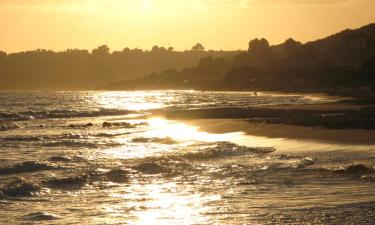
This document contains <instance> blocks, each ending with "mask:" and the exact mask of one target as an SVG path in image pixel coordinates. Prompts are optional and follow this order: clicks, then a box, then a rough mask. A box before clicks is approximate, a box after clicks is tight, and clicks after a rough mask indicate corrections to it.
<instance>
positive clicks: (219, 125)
mask: <svg viewBox="0 0 375 225" xmlns="http://www.w3.org/2000/svg"><path fill="white" fill-rule="evenodd" d="M183 122H184V123H186V124H189V125H192V126H196V127H199V129H200V130H202V131H206V132H210V133H230V132H240V131H242V132H244V133H246V134H248V135H253V136H263V137H270V138H288V139H304V140H319V141H324V142H333V143H342V144H358V145H371V144H375V130H365V129H326V128H320V127H303V126H292V125H284V124H267V123H252V122H248V121H246V120H243V119H192V120H184V121H183Z"/></svg>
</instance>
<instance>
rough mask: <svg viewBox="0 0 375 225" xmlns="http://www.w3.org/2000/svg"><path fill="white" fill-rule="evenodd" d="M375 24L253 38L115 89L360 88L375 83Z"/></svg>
mask: <svg viewBox="0 0 375 225" xmlns="http://www.w3.org/2000/svg"><path fill="white" fill-rule="evenodd" d="M374 66H375V24H369V25H367V26H364V27H361V28H359V29H355V30H345V31H342V32H339V33H337V34H334V35H331V36H329V37H326V38H323V39H320V40H316V41H312V42H308V43H305V44H301V43H300V42H297V41H295V40H293V39H288V40H286V41H285V42H284V43H282V44H279V45H274V46H270V45H269V44H268V41H267V40H266V39H255V40H252V41H250V42H249V50H248V51H247V52H241V53H239V54H237V55H235V56H234V57H233V58H229V59H228V58H223V57H211V56H209V57H204V58H202V59H201V60H200V61H199V63H198V65H196V66H193V67H188V68H185V69H182V70H178V68H176V69H174V70H166V71H164V72H161V73H152V74H151V75H149V76H146V77H143V78H137V79H133V80H127V81H118V82H112V83H109V84H108V85H105V86H102V87H101V88H102V89H109V90H129V89H130V90H137V89H207V90H283V91H326V90H337V89H360V88H361V87H362V88H369V87H371V88H372V90H373V89H374V83H375V72H374V71H375V70H374Z"/></svg>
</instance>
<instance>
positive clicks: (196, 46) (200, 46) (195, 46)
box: [191, 43, 205, 51]
mask: <svg viewBox="0 0 375 225" xmlns="http://www.w3.org/2000/svg"><path fill="white" fill-rule="evenodd" d="M191 50H193V51H204V50H205V47H204V46H203V45H202V44H201V43H197V44H195V45H194V46H193V47H192V48H191Z"/></svg>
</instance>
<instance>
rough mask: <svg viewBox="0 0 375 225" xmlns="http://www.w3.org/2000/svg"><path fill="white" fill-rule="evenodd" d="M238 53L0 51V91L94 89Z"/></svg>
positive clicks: (160, 49)
mask: <svg viewBox="0 0 375 225" xmlns="http://www.w3.org/2000/svg"><path fill="white" fill-rule="evenodd" d="M238 53H239V51H205V49H204V47H203V45H201V44H196V45H194V46H193V47H192V49H191V50H189V51H183V52H180V51H174V50H173V48H171V47H170V48H164V47H159V46H154V47H153V48H152V50H150V51H144V50H141V49H129V48H125V49H123V50H122V51H114V52H110V49H109V47H108V46H106V45H103V46H99V47H98V48H96V49H94V50H92V51H91V52H89V51H88V50H80V49H68V50H66V51H61V52H55V51H51V50H44V49H39V50H35V51H26V52H18V53H12V54H7V53H6V52H3V51H0V80H1V82H0V89H2V90H12V89H62V90H63V89H68V90H71V89H81V90H82V89H95V88H97V87H98V86H101V85H103V84H105V83H109V82H113V81H118V80H127V79H134V78H138V77H143V76H146V75H148V74H150V73H152V72H158V71H164V70H167V69H170V68H176V69H182V68H185V67H191V66H193V65H196V64H197V63H198V61H199V60H200V58H202V57H207V56H213V57H224V58H227V57H229V58H230V57H233V56H234V55H236V54H238Z"/></svg>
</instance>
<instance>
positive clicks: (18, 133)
mask: <svg viewBox="0 0 375 225" xmlns="http://www.w3.org/2000/svg"><path fill="white" fill-rule="evenodd" d="M334 101H336V99H335V98H334V97H327V96H316V95H308V94H280V93H268V92H258V93H254V92H209V91H206V92H201V91H177V90H171V91H134V92H101V91H90V92H80V91H39V92H38V91H33V92H31V91H30V92H26V91H12V92H0V224H374V223H375V195H374V191H375V182H374V181H375V171H374V169H373V167H374V166H375V146H374V145H371V144H358V143H357V144H348V143H346V142H339V141H336V142H329V141H322V140H312V139H311V140H310V139H293V138H280V137H277V138H275V137H266V136H253V135H249V134H246V133H245V132H242V131H241V130H238V132H232V133H220V134H215V133H209V132H206V131H204V127H196V126H192V125H189V124H188V123H186V122H185V121H183V120H178V119H174V120H171V119H166V118H163V117H160V116H157V115H156V114H154V113H155V112H156V111H158V112H161V111H167V110H171V109H173V110H176V109H178V110H180V111H186V112H187V113H188V112H189V111H191V110H197V109H198V110H199V109H212V110H215V109H224V108H231V109H236V108H238V109H241V108H249V107H264V106H280V107H282V106H284V105H289V106H290V105H307V104H321V103H329V102H334ZM154 115H155V116H154Z"/></svg>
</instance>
